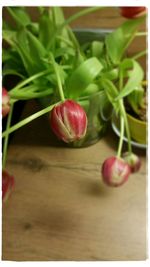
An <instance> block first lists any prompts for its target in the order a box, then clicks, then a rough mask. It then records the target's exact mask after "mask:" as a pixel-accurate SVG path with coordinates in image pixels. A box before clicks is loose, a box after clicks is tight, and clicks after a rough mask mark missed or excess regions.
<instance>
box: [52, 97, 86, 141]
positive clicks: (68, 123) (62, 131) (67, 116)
mask: <svg viewBox="0 0 150 267" xmlns="http://www.w3.org/2000/svg"><path fill="white" fill-rule="evenodd" d="M50 122H51V128H52V130H53V132H54V133H55V134H56V136H57V137H58V138H59V139H61V140H63V141H64V142H66V143H69V142H73V141H77V140H80V139H82V138H83V137H84V136H85V134H86V129H87V116H86V113H85V111H84V109H83V108H82V107H81V106H80V105H79V104H78V103H76V102H75V101H73V100H65V101H64V102H63V103H60V104H58V105H56V106H55V107H54V108H53V110H52V111H51V116H50Z"/></svg>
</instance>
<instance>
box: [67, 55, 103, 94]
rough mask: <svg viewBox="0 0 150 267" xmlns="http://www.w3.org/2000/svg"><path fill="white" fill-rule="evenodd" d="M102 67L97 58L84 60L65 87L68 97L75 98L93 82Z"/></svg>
mask: <svg viewBox="0 0 150 267" xmlns="http://www.w3.org/2000/svg"><path fill="white" fill-rule="evenodd" d="M102 68H103V66H102V64H101V63H100V61H98V59H97V58H95V57H93V58H90V59H87V60H85V61H84V62H83V63H82V64H81V65H80V66H79V67H78V68H77V69H75V71H74V72H73V73H72V75H71V77H69V79H68V81H67V83H66V87H67V92H68V95H69V97H71V98H76V97H78V96H79V95H81V94H82V93H83V91H84V90H85V89H86V87H87V86H88V85H89V84H90V83H92V82H93V81H94V79H95V78H96V77H97V76H98V74H99V73H100V71H101V70H102Z"/></svg>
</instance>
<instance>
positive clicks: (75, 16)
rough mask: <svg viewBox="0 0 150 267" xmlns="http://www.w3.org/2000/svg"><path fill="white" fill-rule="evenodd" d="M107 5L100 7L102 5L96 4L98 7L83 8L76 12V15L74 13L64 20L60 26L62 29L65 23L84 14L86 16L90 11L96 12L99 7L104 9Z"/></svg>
mask: <svg viewBox="0 0 150 267" xmlns="http://www.w3.org/2000/svg"><path fill="white" fill-rule="evenodd" d="M104 8H106V7H100V6H96V7H88V8H84V9H83V10H81V11H79V12H77V13H75V14H74V15H72V16H71V17H69V18H68V19H66V20H65V21H64V23H63V24H62V25H61V26H60V28H61V29H62V28H63V27H64V26H65V25H67V24H69V23H71V22H72V21H74V20H76V19H78V18H80V17H82V16H85V15H87V14H89V13H92V12H95V11H97V10H99V9H104Z"/></svg>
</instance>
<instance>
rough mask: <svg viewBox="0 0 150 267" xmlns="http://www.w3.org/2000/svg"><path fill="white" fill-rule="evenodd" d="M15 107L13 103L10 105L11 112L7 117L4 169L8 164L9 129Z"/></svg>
mask: <svg viewBox="0 0 150 267" xmlns="http://www.w3.org/2000/svg"><path fill="white" fill-rule="evenodd" d="M13 107H14V105H13V104H12V105H11V107H10V112H9V114H8V118H7V125H6V132H7V134H6V135H5V140H4V148H3V160H2V167H3V169H5V166H6V159H7V148H8V139H9V132H8V130H9V128H10V124H11V118H12V113H13Z"/></svg>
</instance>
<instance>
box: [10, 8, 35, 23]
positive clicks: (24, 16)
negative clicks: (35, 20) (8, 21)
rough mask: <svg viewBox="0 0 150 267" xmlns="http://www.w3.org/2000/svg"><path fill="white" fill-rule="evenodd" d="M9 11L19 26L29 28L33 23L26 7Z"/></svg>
mask: <svg viewBox="0 0 150 267" xmlns="http://www.w3.org/2000/svg"><path fill="white" fill-rule="evenodd" d="M7 10H8V12H9V13H10V15H11V16H12V18H13V19H14V20H15V22H16V24H17V26H19V27H20V26H27V25H28V24H30V23H31V20H30V17H29V15H28V13H27V12H26V11H25V8H24V7H7Z"/></svg>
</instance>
